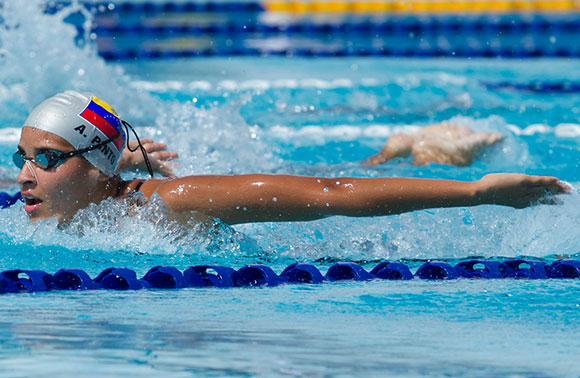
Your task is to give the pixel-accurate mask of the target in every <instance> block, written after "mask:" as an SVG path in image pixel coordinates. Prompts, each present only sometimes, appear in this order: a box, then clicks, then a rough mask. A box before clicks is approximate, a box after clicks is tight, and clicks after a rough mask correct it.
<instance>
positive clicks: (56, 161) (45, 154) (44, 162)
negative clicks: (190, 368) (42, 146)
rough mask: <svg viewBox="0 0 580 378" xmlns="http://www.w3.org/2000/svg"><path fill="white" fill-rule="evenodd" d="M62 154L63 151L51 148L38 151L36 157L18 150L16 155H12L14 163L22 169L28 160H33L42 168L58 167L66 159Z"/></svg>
mask: <svg viewBox="0 0 580 378" xmlns="http://www.w3.org/2000/svg"><path fill="white" fill-rule="evenodd" d="M62 155H63V153H62V152H60V151H52V150H49V151H42V152H39V153H37V154H36V156H35V157H34V158H27V157H26V156H25V155H24V154H22V153H21V152H20V151H16V152H15V153H14V155H12V161H13V162H14V165H16V166H17V167H18V168H20V169H22V167H24V164H25V162H26V160H29V161H31V162H33V163H34V164H35V165H36V166H37V167H39V168H41V169H49V168H56V167H58V166H59V165H61V164H62V163H63V162H64V160H65V159H62V158H61V156H62Z"/></svg>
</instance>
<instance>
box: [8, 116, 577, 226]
mask: <svg viewBox="0 0 580 378" xmlns="http://www.w3.org/2000/svg"><path fill="white" fill-rule="evenodd" d="M19 149H20V150H21V151H22V152H23V153H24V154H25V155H26V156H27V157H31V156H35V155H36V153H38V152H39V151H40V150H42V149H54V150H58V151H62V152H69V151H72V150H73V148H72V146H71V145H70V144H69V143H68V142H66V141H65V140H64V139H62V138H60V137H58V136H56V135H54V134H51V133H48V132H45V131H40V130H37V129H33V128H31V127H24V128H23V130H22V136H21V139H20V143H19ZM33 172H34V173H33ZM35 174H36V176H35ZM139 181H140V180H132V181H122V180H121V179H120V178H119V177H112V178H110V177H107V176H105V175H103V174H102V173H100V172H99V171H98V170H97V169H96V168H94V167H93V166H92V165H91V164H90V163H88V162H87V161H86V160H85V159H84V158H82V157H79V156H76V157H73V158H70V159H68V160H67V161H65V162H64V163H63V164H62V165H60V166H58V167H56V168H52V169H47V170H43V169H41V168H39V167H37V166H35V165H34V163H28V164H26V165H25V166H24V167H22V169H21V170H20V174H19V175H18V183H19V185H20V188H21V190H22V195H23V197H24V198H25V201H26V205H25V210H26V212H27V214H28V215H29V216H30V218H31V220H36V219H38V218H41V217H58V218H59V219H60V220H61V221H62V220H66V219H69V218H70V217H72V216H73V215H74V214H75V213H76V212H77V211H78V210H79V209H82V208H85V207H86V206H88V205H89V204H90V203H99V202H101V201H102V200H104V199H106V198H108V197H118V196H122V195H124V194H127V193H129V192H131V191H132V190H133V189H134V188H135V186H136V185H137V184H138V182H139ZM568 191H569V189H568V187H567V186H566V185H564V184H562V183H561V182H559V180H558V179H557V178H556V177H548V176H528V175H523V174H509V173H505V174H490V175H486V176H484V177H483V178H482V179H481V180H477V181H474V182H463V181H453V180H426V179H409V178H351V177H341V178H323V177H302V176H289V175H263V174H250V175H231V176H223V175H211V176H188V177H182V178H167V179H150V180H147V181H146V182H145V183H144V184H143V185H142V186H141V192H142V193H143V194H144V195H145V197H147V198H149V197H151V196H152V195H153V194H154V193H157V194H158V195H159V196H160V197H161V199H162V200H163V202H165V204H166V205H167V207H168V208H169V209H170V210H172V211H174V212H176V213H181V214H182V215H183V216H185V217H187V216H188V214H192V216H193V214H199V213H201V214H204V215H206V216H209V217H213V218H219V219H221V220H222V221H224V222H226V223H229V224H236V223H247V222H277V221H304V220H314V219H320V218H324V217H328V216H333V215H344V216H353V217H368V216H382V215H392V214H400V213H404V212H408V211H414V210H418V209H425V208H435V207H454V206H475V205H480V204H497V205H504V206H511V207H515V208H523V207H526V206H529V205H530V204H531V203H533V202H534V201H536V200H539V199H542V198H543V197H545V196H546V194H559V193H566V192H568Z"/></svg>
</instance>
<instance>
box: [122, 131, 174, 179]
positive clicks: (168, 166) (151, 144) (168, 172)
mask: <svg viewBox="0 0 580 378" xmlns="http://www.w3.org/2000/svg"><path fill="white" fill-rule="evenodd" d="M141 144H142V145H143V147H144V148H145V151H147V157H148V158H149V162H150V163H151V168H152V169H153V172H156V173H159V174H161V175H163V176H167V177H172V176H173V165H174V164H175V163H172V162H171V161H170V160H173V159H177V158H178V157H179V155H178V154H177V152H175V151H166V149H167V146H166V145H165V143H155V141H153V139H150V138H145V139H141ZM137 146H138V144H137V141H135V140H132V141H129V147H131V149H132V150H133V149H135V148H137ZM119 169H120V170H135V169H138V170H142V171H147V166H146V165H145V159H144V158H143V154H142V153H141V149H137V150H136V151H135V152H131V151H130V150H129V149H128V148H126V147H125V149H124V150H123V154H122V155H121V160H120V161H119Z"/></svg>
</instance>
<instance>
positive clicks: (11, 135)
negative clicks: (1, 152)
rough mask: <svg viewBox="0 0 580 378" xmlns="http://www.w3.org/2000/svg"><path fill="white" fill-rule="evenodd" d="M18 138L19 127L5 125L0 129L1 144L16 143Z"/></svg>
mask: <svg viewBox="0 0 580 378" xmlns="http://www.w3.org/2000/svg"><path fill="white" fill-rule="evenodd" d="M19 140H20V127H7V128H4V129H0V143H1V144H16V143H18V141H19Z"/></svg>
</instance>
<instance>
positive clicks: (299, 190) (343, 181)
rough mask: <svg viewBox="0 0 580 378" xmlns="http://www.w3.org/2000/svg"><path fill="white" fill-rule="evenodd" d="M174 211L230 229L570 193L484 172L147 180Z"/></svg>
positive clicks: (541, 179) (555, 184) (546, 181)
mask: <svg viewBox="0 0 580 378" xmlns="http://www.w3.org/2000/svg"><path fill="white" fill-rule="evenodd" d="M141 191H142V192H143V193H144V194H145V195H146V196H147V197H149V196H151V195H152V194H153V193H155V192H157V193H158V194H159V195H160V196H161V198H162V199H163V201H164V202H165V203H166V204H167V205H168V207H169V208H171V209H172V210H174V211H177V212H187V211H197V212H201V213H204V214H206V215H208V216H211V217H216V218H219V219H221V220H222V221H224V222H226V223H229V224H236V223H247V222H278V221H306V220H314V219H320V218H324V217H328V216H333V215H344V216H352V217H370V216H381V215H391V214H400V213H405V212H408V211H414V210H419V209H426V208H437V207H454V206H475V205H481V204H497V205H505V206H511V207H515V208H523V207H526V206H529V205H530V204H531V203H532V202H534V201H536V200H539V199H541V198H542V197H544V196H545V195H546V194H558V193H565V192H567V191H568V188H567V187H566V186H565V185H563V184H561V183H560V182H559V181H558V179H557V178H555V177H545V176H528V175H523V174H490V175H487V176H485V177H483V178H482V179H481V180H478V181H475V182H462V181H451V180H428V179H408V178H347V177H342V178H332V179H329V178H316V177H301V176H286V175H241V176H190V177H184V178H179V179H172V180H149V181H147V182H146V183H145V184H144V185H143V186H142V187H141Z"/></svg>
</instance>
